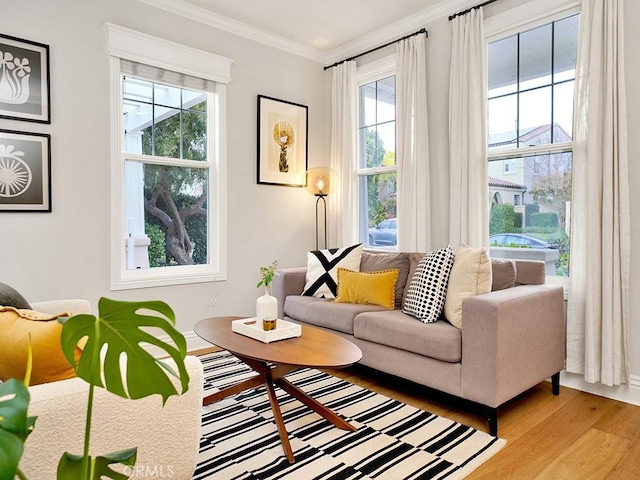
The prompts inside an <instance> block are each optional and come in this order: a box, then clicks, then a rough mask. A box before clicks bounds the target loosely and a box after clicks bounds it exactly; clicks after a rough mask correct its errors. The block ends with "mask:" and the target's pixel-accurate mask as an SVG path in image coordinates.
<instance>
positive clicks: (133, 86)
mask: <svg viewBox="0 0 640 480" xmlns="http://www.w3.org/2000/svg"><path fill="white" fill-rule="evenodd" d="M122 91H123V94H124V98H125V99H130V100H138V101H141V102H147V103H151V102H153V84H152V83H151V82H147V81H145V80H139V79H137V78H131V77H124V80H123V81H122Z"/></svg>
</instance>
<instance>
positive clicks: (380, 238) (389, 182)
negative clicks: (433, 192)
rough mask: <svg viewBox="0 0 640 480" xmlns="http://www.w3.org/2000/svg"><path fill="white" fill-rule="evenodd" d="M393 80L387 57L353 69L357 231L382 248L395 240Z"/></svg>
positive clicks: (367, 243) (368, 243)
mask: <svg viewBox="0 0 640 480" xmlns="http://www.w3.org/2000/svg"><path fill="white" fill-rule="evenodd" d="M395 79H396V77H395V64H393V62H391V61H390V60H388V59H384V60H383V61H382V62H377V63H374V64H373V65H370V66H368V67H367V68H362V69H361V68H359V69H358V90H359V108H358V165H357V175H356V176H357V182H358V189H357V191H358V225H359V228H358V231H359V237H360V241H362V242H363V243H364V244H365V246H366V247H373V248H377V249H384V250H396V249H397V244H398V240H397V220H396V219H397V168H396V84H395Z"/></svg>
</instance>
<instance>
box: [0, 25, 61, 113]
mask: <svg viewBox="0 0 640 480" xmlns="http://www.w3.org/2000/svg"><path fill="white" fill-rule="evenodd" d="M49 97H50V80H49V46H48V45H44V44H42V43H36V42H31V41H29V40H23V39H21V38H16V37H10V36H8V35H2V34H0V117H2V118H11V119H15V120H25V121H28V122H39V123H51V105H50V98H49Z"/></svg>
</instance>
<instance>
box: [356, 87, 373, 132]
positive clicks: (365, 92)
mask: <svg viewBox="0 0 640 480" xmlns="http://www.w3.org/2000/svg"><path fill="white" fill-rule="evenodd" d="M375 124H376V82H371V83H367V84H366V85H362V86H361V87H360V127H368V126H370V125H375Z"/></svg>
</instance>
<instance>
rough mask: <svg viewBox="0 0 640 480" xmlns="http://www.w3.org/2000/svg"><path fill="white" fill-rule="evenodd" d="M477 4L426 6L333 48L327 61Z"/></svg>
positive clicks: (469, 0)
mask: <svg viewBox="0 0 640 480" xmlns="http://www.w3.org/2000/svg"><path fill="white" fill-rule="evenodd" d="M477 4H478V0H448V1H447V2H439V3H437V4H436V5H434V6H432V7H428V8H425V9H424V10H421V11H420V12H417V13H415V14H413V15H410V16H408V17H406V18H403V19H402V20H399V21H397V22H394V23H392V24H390V25H387V26H386V27H384V28H381V29H379V30H376V31H375V32H372V33H370V34H368V35H364V36H363V37H361V38H359V39H358V40H355V41H353V42H349V43H346V44H345V45H343V46H341V47H338V48H336V49H334V50H331V51H330V52H329V53H328V54H327V63H328V64H331V63H334V62H339V61H341V60H344V59H345V58H350V57H353V56H354V55H358V54H359V53H362V52H366V51H367V50H369V49H371V48H375V47H376V46H378V45H384V44H385V43H388V42H391V41H393V40H395V39H397V38H400V37H403V36H404V35H407V34H410V33H412V32H413V31H418V30H420V29H421V28H423V27H425V26H426V25H427V24H429V23H431V22H433V21H435V20H439V19H441V18H443V17H448V16H449V15H452V14H454V13H456V12H459V11H461V10H466V9H467V8H470V7H473V6H474V5H477Z"/></svg>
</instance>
